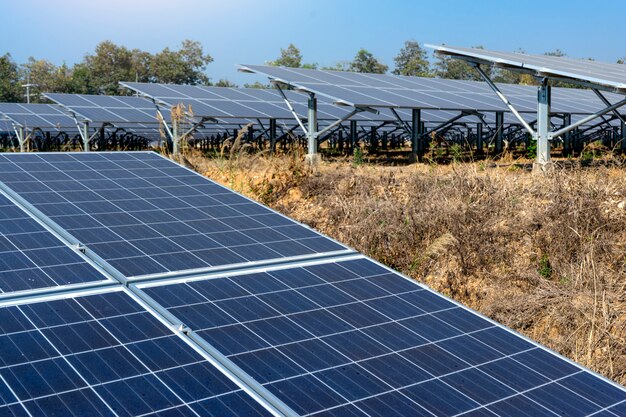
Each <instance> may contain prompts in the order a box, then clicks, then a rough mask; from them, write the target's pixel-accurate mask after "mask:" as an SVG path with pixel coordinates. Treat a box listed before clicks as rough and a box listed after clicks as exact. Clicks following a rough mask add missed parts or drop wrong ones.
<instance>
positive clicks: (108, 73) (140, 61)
mask: <svg viewBox="0 0 626 417" xmlns="http://www.w3.org/2000/svg"><path fill="white" fill-rule="evenodd" d="M476 48H482V46H476ZM515 52H520V53H524V51H523V50H521V49H518V50H517V51H515ZM545 55H551V56H567V55H566V54H565V53H564V52H563V51H561V50H560V49H556V50H555V51H550V52H546V53H545ZM393 61H394V67H393V69H392V70H391V71H390V72H391V73H392V74H396V75H407V76H418V77H436V78H446V79H457V80H481V77H480V75H479V74H478V72H476V70H475V69H474V68H472V66H471V65H469V64H467V63H466V62H464V61H461V60H456V59H452V58H448V57H443V58H440V59H438V60H436V61H435V62H434V63H433V62H431V60H430V59H429V54H428V52H427V51H426V50H425V49H424V48H423V47H422V46H421V45H420V44H419V43H418V42H417V41H414V40H408V41H406V42H404V45H403V47H402V48H401V49H400V51H399V52H398V54H397V55H396V56H395V57H394V58H393ZM211 62H213V57H211V55H209V54H208V53H205V52H204V50H203V47H202V44H201V43H200V42H198V41H192V40H184V41H183V42H182V43H181V45H180V47H179V49H177V50H171V49H169V48H164V49H163V50H162V51H160V52H157V53H154V54H153V53H149V52H146V51H143V50H140V49H128V48H126V47H125V46H122V45H116V44H115V43H113V42H111V41H103V42H100V43H99V44H98V45H97V46H96V47H95V50H94V52H93V53H88V54H86V55H85V56H84V58H83V59H82V60H81V61H80V62H77V63H75V64H74V65H72V66H69V65H67V64H66V63H63V64H61V65H55V64H54V63H52V62H51V61H49V60H47V59H36V58H34V57H30V58H28V60H27V61H26V62H25V63H22V64H18V63H16V62H15V61H14V60H13V58H12V57H11V55H10V54H9V53H6V54H4V55H2V56H0V102H25V101H27V100H26V97H25V90H24V88H23V85H24V84H31V85H34V86H35V87H34V88H33V91H34V94H32V95H31V97H30V99H31V100H30V101H31V102H34V103H36V102H42V101H45V99H44V98H43V97H41V96H39V95H38V94H37V93H39V92H46V91H53V92H58V93H80V94H109V95H111V94H129V93H128V92H123V91H121V90H120V87H119V84H118V82H119V81H128V80H134V81H139V82H157V83H173V84H190V85H214V86H220V87H237V85H236V84H234V83H233V82H231V81H229V80H227V79H220V80H218V81H216V82H213V81H212V80H211V79H210V78H209V76H208V75H207V72H206V70H207V66H208V65H209V64H210V63H211ZM617 63H619V64H625V63H626V57H624V58H620V59H619V60H617ZM266 64H268V65H276V66H284V67H291V68H308V69H323V70H334V71H353V72H362V73H375V74H385V73H388V72H389V69H390V68H389V66H388V65H387V64H385V63H383V62H382V61H381V60H380V59H379V58H377V57H375V56H374V54H372V53H371V52H370V51H368V50H367V49H365V48H361V49H359V50H358V51H357V53H356V54H355V56H354V58H353V59H352V60H351V61H339V62H336V63H335V64H333V65H330V66H320V65H318V64H317V63H311V62H309V63H305V62H303V56H302V53H301V51H300V49H299V48H298V47H296V46H295V45H294V44H289V45H288V46H287V48H284V49H283V48H281V49H280V54H279V56H278V57H277V58H276V59H275V60H273V61H267V62H266ZM486 70H487V72H488V73H489V74H490V76H491V77H492V79H493V80H494V81H496V82H501V83H509V84H527V85H535V84H536V81H535V79H534V78H533V77H532V76H529V75H526V74H520V73H516V72H512V71H507V70H499V69H492V68H486ZM559 85H561V86H567V87H576V86H575V85H570V84H564V83H560V84H559ZM244 87H255V88H270V86H269V85H267V84H263V83H260V82H255V83H251V84H248V83H246V84H244Z"/></svg>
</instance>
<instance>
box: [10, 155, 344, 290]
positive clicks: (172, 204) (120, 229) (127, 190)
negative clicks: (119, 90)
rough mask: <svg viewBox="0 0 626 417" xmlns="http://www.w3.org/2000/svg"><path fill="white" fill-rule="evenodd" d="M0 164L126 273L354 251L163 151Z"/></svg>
mask: <svg viewBox="0 0 626 417" xmlns="http://www.w3.org/2000/svg"><path fill="white" fill-rule="evenodd" d="M0 164H1V165H2V169H1V170H0V171H1V172H0V181H2V182H4V183H5V184H6V185H7V186H8V187H10V188H11V189H12V190H13V191H14V192H16V193H18V194H19V195H20V196H21V197H23V198H24V199H26V200H27V201H28V202H29V203H31V204H32V205H34V206H35V207H36V208H37V209H39V210H40V211H41V212H43V213H44V214H45V215H46V216H48V217H49V218H50V219H52V220H54V221H55V222H56V223H57V224H58V225H60V226H61V227H63V228H64V229H66V230H67V231H69V232H70V233H71V234H72V235H74V236H75V237H76V238H77V239H78V240H80V241H81V242H82V243H83V244H85V245H87V246H88V247H89V248H90V249H92V250H93V251H94V252H95V253H96V254H98V255H99V256H100V257H102V258H103V259H105V260H106V261H107V262H109V263H110V264H111V265H113V266H114V267H115V268H117V269H118V270H119V271H120V272H122V273H123V274H124V275H126V276H128V277H137V276H145V275H151V274H161V273H167V272H175V271H190V270H203V269H208V268H215V267H219V266H224V265H233V264H237V265H240V264H251V263H257V262H264V261H265V262H266V261H269V260H277V259H283V260H284V259H293V258H297V257H310V256H317V255H320V254H331V253H341V252H346V251H348V249H347V248H346V247H345V246H343V245H340V244H339V243H336V242H334V241H332V240H331V239H329V238H326V237H324V236H322V235H320V234H319V233H317V232H315V231H313V230H311V229H309V228H307V227H304V226H302V225H300V224H298V223H295V222H294V221H293V220H290V219H288V218H286V217H284V216H282V215H280V214H278V213H276V212H274V211H272V210H270V209H268V208H266V207H264V206H262V205H260V204H258V203H255V202H253V201H251V200H249V199H247V198H245V197H243V196H241V195H239V194H236V193H234V192H232V191H230V190H228V189H227V188H225V187H222V186H220V185H218V184H216V183H214V182H212V181H210V180H208V179H207V178H204V177H202V176H200V175H198V174H196V173H194V172H192V171H190V170H187V169H185V168H183V167H181V166H179V165H177V164H175V163H173V162H171V161H169V160H167V159H165V158H162V157H160V156H158V155H157V154H155V153H151V152H136V153H133V152H117V153H98V154H87V153H70V154H17V153H16V154H6V155H1V156H0Z"/></svg>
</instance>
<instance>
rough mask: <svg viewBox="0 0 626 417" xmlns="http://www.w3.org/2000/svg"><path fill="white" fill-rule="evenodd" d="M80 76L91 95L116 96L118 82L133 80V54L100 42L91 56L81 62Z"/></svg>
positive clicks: (113, 45)
mask: <svg viewBox="0 0 626 417" xmlns="http://www.w3.org/2000/svg"><path fill="white" fill-rule="evenodd" d="M83 64H84V65H85V69H86V71H85V72H84V73H83V74H82V75H83V77H81V79H82V81H84V82H85V85H86V87H87V88H86V90H87V92H88V93H91V94H99V93H100V94H117V93H118V90H119V84H118V83H119V82H120V81H128V80H135V76H136V73H137V71H138V69H135V68H133V54H132V52H131V51H129V50H128V49H127V48H125V47H124V46H118V45H116V44H114V43H113V42H111V41H104V42H100V43H99V44H98V45H97V46H96V49H95V53H94V54H93V55H87V56H85V59H84V60H83Z"/></svg>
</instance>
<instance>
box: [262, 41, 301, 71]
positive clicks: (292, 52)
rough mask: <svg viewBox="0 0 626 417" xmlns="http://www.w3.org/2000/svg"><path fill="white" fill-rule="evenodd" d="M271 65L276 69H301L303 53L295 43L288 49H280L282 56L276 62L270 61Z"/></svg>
mask: <svg viewBox="0 0 626 417" xmlns="http://www.w3.org/2000/svg"><path fill="white" fill-rule="evenodd" d="M269 64H270V65H273V66H276V67H289V68H300V66H301V65H302V53H301V52H300V49H298V47H297V46H296V45H294V44H293V43H290V44H289V46H288V47H287V48H286V49H283V48H280V56H279V57H278V58H277V59H276V60H275V61H270V62H269Z"/></svg>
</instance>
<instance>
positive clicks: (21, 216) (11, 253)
mask: <svg viewBox="0 0 626 417" xmlns="http://www.w3.org/2000/svg"><path fill="white" fill-rule="evenodd" d="M5 165H6V164H0V170H2V171H4V170H5ZM104 283H112V281H110V280H109V279H108V278H107V277H106V276H104V275H103V274H102V273H101V272H100V271H99V270H98V269H96V267H95V266H93V265H92V264H90V263H89V262H88V261H87V260H86V258H84V257H83V256H82V255H81V254H80V253H79V252H78V251H77V250H75V249H73V248H70V246H68V245H67V244H65V243H63V242H62V241H61V240H60V239H59V238H58V237H57V236H55V235H54V234H53V233H52V232H51V231H49V230H48V229H46V228H45V227H44V226H42V225H41V224H40V223H39V222H38V221H37V220H35V219H34V218H32V217H31V216H29V215H28V214H27V213H26V212H25V211H24V210H23V209H22V208H20V207H18V206H17V205H15V204H14V203H13V202H12V201H11V200H9V198H7V196H6V195H4V194H3V193H1V192H0V298H5V297H8V296H14V295H16V294H22V293H27V291H29V290H43V289H50V288H68V287H72V286H79V285H80V286H90V285H97V284H104Z"/></svg>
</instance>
